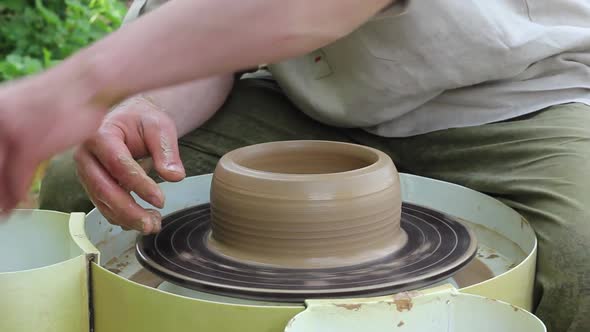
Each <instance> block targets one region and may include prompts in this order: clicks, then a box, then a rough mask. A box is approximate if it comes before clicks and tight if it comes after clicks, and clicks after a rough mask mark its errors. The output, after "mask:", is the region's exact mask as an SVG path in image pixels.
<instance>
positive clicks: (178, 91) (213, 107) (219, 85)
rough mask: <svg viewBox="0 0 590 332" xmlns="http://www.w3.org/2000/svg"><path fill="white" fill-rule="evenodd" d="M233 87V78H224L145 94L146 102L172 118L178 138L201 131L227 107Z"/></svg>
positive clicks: (208, 79)
mask: <svg viewBox="0 0 590 332" xmlns="http://www.w3.org/2000/svg"><path fill="white" fill-rule="evenodd" d="M232 85H233V75H220V76H215V77H211V78H206V79H202V80H197V81H193V82H188V83H184V84H181V85H178V86H174V87H169V88H163V89H158V90H155V91H152V92H149V93H144V94H141V95H140V96H138V98H145V99H147V100H149V101H150V102H152V103H153V104H155V106H156V107H157V108H158V109H160V110H162V111H164V112H166V113H167V114H169V115H170V117H171V118H172V120H174V123H175V124H176V130H177V132H178V136H179V137H181V136H184V135H185V134H187V133H189V132H190V131H191V130H193V129H195V128H198V127H200V126H201V125H202V124H203V123H204V122H205V121H207V120H208V119H209V118H210V117H211V116H212V115H213V114H215V112H216V111H217V110H218V109H219V108H220V107H221V105H223V103H224V101H225V99H226V98H227V96H228V94H229V92H230V91H231V88H232Z"/></svg>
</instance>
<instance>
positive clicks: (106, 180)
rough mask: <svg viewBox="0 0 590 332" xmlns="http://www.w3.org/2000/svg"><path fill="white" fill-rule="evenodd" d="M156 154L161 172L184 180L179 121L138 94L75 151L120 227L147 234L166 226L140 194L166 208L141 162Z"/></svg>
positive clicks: (93, 192) (99, 202)
mask: <svg viewBox="0 0 590 332" xmlns="http://www.w3.org/2000/svg"><path fill="white" fill-rule="evenodd" d="M146 157H151V159H152V161H153V167H154V168H155V170H156V171H157V173H158V175H160V177H162V178H163V179H164V180H166V181H171V182H174V181H180V180H182V179H183V178H184V177H185V171H184V168H183V165H182V162H181V160H180V156H179V152H178V143H177V132H176V127H175V125H174V122H173V121H172V120H171V119H170V118H169V116H168V115H167V114H166V113H164V112H163V111H161V110H159V109H158V107H157V106H156V105H155V104H153V103H151V102H150V101H149V100H148V99H145V98H143V97H137V98H133V99H131V100H129V101H127V102H125V103H123V104H121V105H120V106H118V107H117V108H116V109H115V110H113V111H112V112H111V113H109V114H108V115H107V116H106V118H105V120H104V121H103V123H102V125H101V127H100V128H99V130H98V133H97V134H96V135H95V136H94V137H92V138H91V139H90V140H88V141H87V142H85V143H84V144H83V145H82V146H81V147H80V148H79V149H78V150H77V151H76V153H75V160H76V164H77V171H78V176H79V177H80V180H81V182H82V184H83V186H84V188H85V189H86V192H87V193H88V195H89V196H90V199H91V200H92V202H93V203H94V205H95V206H96V207H97V208H98V209H99V210H100V211H101V213H102V214H103V216H104V217H105V218H106V219H107V220H108V221H109V222H110V223H111V224H114V225H120V226H121V227H123V228H124V229H134V230H137V231H140V232H143V233H145V234H149V233H156V232H158V231H159V230H160V228H161V215H160V213H159V212H158V211H157V210H155V209H144V208H142V207H141V206H139V205H138V204H137V203H136V202H135V200H134V199H133V198H132V196H131V195H130V192H134V193H136V194H137V195H138V196H139V197H141V198H142V199H143V200H145V201H146V202H148V203H150V204H152V205H153V206H154V207H157V208H162V207H163V206H164V194H163V193H162V191H161V189H160V188H159V186H158V185H157V184H156V182H155V181H154V180H153V179H152V178H150V177H149V176H148V175H147V174H146V171H145V170H144V168H143V167H142V166H140V164H139V163H138V162H137V161H136V160H138V159H142V158H146Z"/></svg>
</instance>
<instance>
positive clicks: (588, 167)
mask: <svg viewBox="0 0 590 332" xmlns="http://www.w3.org/2000/svg"><path fill="white" fill-rule="evenodd" d="M292 139H322V140H336V141H346V142H354V143H359V144H364V145H368V146H372V147H375V148H378V149H380V150H382V151H384V152H386V153H388V154H389V155H391V157H392V158H393V160H394V161H395V162H396V164H397V165H398V167H399V169H400V170H401V171H404V172H408V173H413V174H417V175H421V176H426V177H431V178H436V179H440V180H443V181H448V182H453V183H457V184H460V185H463V186H466V187H469V188H472V189H475V190H477V191H480V192H483V193H487V194H489V195H492V196H494V197H496V198H498V199H500V200H501V201H503V202H505V203H506V204H508V205H509V206H511V207H513V208H514V209H516V210H517V211H518V212H520V213H521V214H522V215H523V216H524V217H525V218H527V219H528V220H529V221H530V222H531V224H532V225H533V227H534V229H535V230H536V233H537V235H538V239H539V256H538V272H537V283H536V300H535V303H536V310H535V314H536V315H538V316H539V317H540V318H541V319H542V320H543V321H544V322H545V323H546V324H547V326H548V328H549V331H552V332H566V331H567V332H587V331H590V224H589V222H590V106H587V105H582V104H566V105H558V106H554V107H551V108H548V109H545V110H542V111H539V112H537V113H535V114H533V115H530V116H525V117H521V118H518V119H513V120H511V121H505V122H499V123H493V124H487V125H483V126H477V127H470V128H460V129H450V130H444V131H439V132H434V133H430V134H425V135H420V136H415V137H410V138H402V139H391V138H382V137H377V136H374V135H371V134H368V133H366V132H363V131H362V130H358V129H341V128H333V127H328V126H325V125H322V124H320V123H318V122H315V121H313V120H311V119H310V118H308V117H306V116H305V115H304V114H303V113H301V112H299V111H298V110H297V109H296V107H295V106H294V105H293V104H291V103H290V102H289V100H288V99H287V98H286V97H285V96H284V95H283V93H282V92H281V90H280V89H279V88H278V87H277V85H276V84H275V83H274V82H272V81H270V80H263V79H243V80H240V81H238V82H237V83H236V84H235V86H234V89H233V91H232V93H231V95H230V97H229V99H228V100H227V102H226V103H225V105H224V106H223V108H222V109H221V110H220V111H219V113H217V114H216V115H215V116H214V117H213V118H212V119H211V120H210V121H208V122H207V123H206V124H205V125H204V126H202V127H201V128H199V129H197V130H195V131H193V132H191V133H190V134H188V135H186V136H185V137H183V138H182V139H180V152H181V157H182V160H183V162H184V165H185V168H186V170H187V174H188V175H189V176H191V175H198V174H204V173H211V172H213V170H214V167H215V165H216V163H217V161H218V159H219V158H220V156H222V155H223V154H224V153H226V152H228V151H230V150H232V149H235V148H238V147H241V146H245V145H250V144H255V143H261V142H268V141H277V140H292ZM41 207H42V208H43V209H52V210H61V211H65V212H70V211H89V210H90V209H91V208H92V205H91V203H90V202H89V201H88V199H87V197H86V195H85V194H84V191H83V189H82V187H81V186H80V185H79V183H78V182H77V179H76V176H75V171H74V165H73V162H72V159H71V157H70V156H67V155H66V156H63V157H61V158H58V159H56V161H55V162H53V163H52V164H51V166H50V167H49V169H48V173H47V176H46V179H45V181H44V183H43V184H42V192H41Z"/></svg>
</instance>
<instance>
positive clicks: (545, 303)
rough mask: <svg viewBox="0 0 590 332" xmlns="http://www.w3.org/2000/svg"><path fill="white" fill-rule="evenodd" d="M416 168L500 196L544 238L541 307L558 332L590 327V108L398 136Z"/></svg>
mask: <svg viewBox="0 0 590 332" xmlns="http://www.w3.org/2000/svg"><path fill="white" fill-rule="evenodd" d="M392 145H393V146H394V147H393V148H394V149H396V150H397V151H398V153H399V154H400V158H401V159H402V161H401V162H402V164H404V165H405V166H406V167H408V168H409V169H410V170H411V171H412V172H414V173H416V174H420V175H424V176H428V177H433V178H438V179H442V180H446V181H449V182H454V183H458V184H462V185H465V186H467V187H471V188H473V189H475V190H478V191H481V192H486V193H489V194H491V195H494V196H496V197H498V198H500V199H501V200H503V201H504V202H506V203H507V204H508V205H510V206H512V207H514V208H515V209H517V210H518V211H519V212H520V213H521V214H523V215H524V216H525V217H526V218H527V219H528V220H529V221H530V222H531V223H532V225H533V227H534V228H535V230H536V232H537V234H538V238H539V259H538V274H537V279H538V280H537V281H538V283H537V284H538V288H537V290H538V291H539V293H538V299H537V301H539V302H538V303H539V304H538V309H537V310H536V314H537V315H538V316H539V317H540V318H542V319H543V320H544V321H545V322H546V324H547V325H548V328H549V329H550V331H552V332H566V331H567V332H583V331H584V332H585V331H590V107H589V106H585V105H581V104H570V105H563V106H557V107H553V108H550V109H548V110H546V111H544V112H541V113H538V114H535V115H534V116H529V117H526V118H520V119H517V120H516V121H510V122H503V123H496V124H490V125H485V126H480V127H474V128H462V129H454V130H447V131H441V132H437V133H432V134H428V135H423V136H419V137H414V138H409V139H403V140H394V142H393V144H392Z"/></svg>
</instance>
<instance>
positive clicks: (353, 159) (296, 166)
mask: <svg viewBox="0 0 590 332" xmlns="http://www.w3.org/2000/svg"><path fill="white" fill-rule="evenodd" d="M400 216H401V200H400V189H399V175H398V173H397V170H396V168H395V166H394V164H393V162H392V160H391V159H390V158H389V156H387V155H386V154H384V153H383V152H381V151H378V150H375V149H372V148H369V147H364V146H360V145H353V144H347V143H338V142H325V141H289V142H273V143H266V144H259V145H254V146H249V147H246V148H242V149H238V150H234V151H232V152H230V153H228V154H226V155H225V156H223V158H221V160H220V161H219V163H218V165H217V168H216V170H215V174H214V179H213V183H212V189H211V223H212V230H211V238H210V240H209V245H210V246H211V247H212V249H213V250H216V251H217V252H219V253H221V254H224V255H225V256H227V257H229V258H234V259H237V260H239V261H242V262H251V263H253V264H264V265H270V266H276V267H283V268H329V267H338V266H349V265H354V264H360V263H364V262H368V261H371V260H376V259H379V258H382V257H384V256H386V255H389V254H391V253H393V252H394V251H396V250H398V249H399V248H401V247H402V246H403V245H404V244H405V242H406V240H407V236H406V234H405V232H404V231H403V230H402V229H401V228H400Z"/></svg>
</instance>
